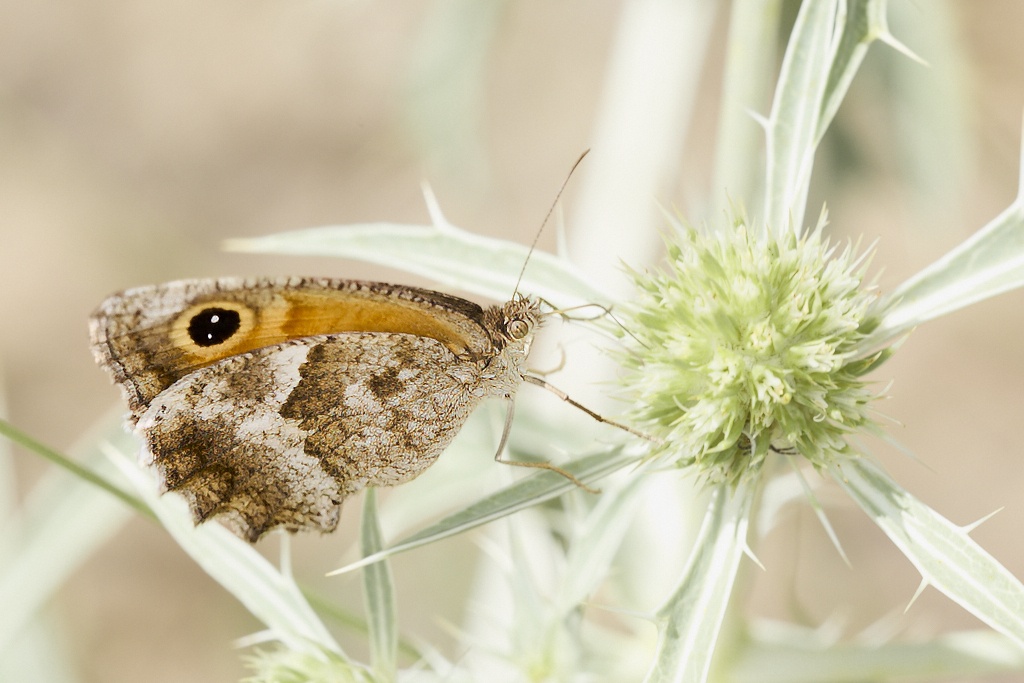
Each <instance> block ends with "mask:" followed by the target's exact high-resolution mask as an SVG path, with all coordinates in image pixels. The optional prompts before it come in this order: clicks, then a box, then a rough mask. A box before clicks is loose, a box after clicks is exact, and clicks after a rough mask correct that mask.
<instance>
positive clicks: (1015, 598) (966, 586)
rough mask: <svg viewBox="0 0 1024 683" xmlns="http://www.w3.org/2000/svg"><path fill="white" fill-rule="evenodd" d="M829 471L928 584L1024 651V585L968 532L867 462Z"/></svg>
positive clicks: (835, 467) (854, 461)
mask: <svg viewBox="0 0 1024 683" xmlns="http://www.w3.org/2000/svg"><path fill="white" fill-rule="evenodd" d="M831 472H832V475H833V477H835V479H836V481H837V482H839V485H840V486H842V487H843V488H844V489H846V491H847V492H848V493H849V494H850V495H851V496H852V497H853V499H854V500H855V501H857V504H858V505H860V507H861V508H862V509H863V510H864V511H865V512H867V513H868V516H870V517H871V519H872V520H873V521H874V522H875V524H877V525H878V526H879V527H881V529H882V531H884V532H885V533H886V535H887V536H888V537H889V539H890V540H891V541H892V542H893V543H895V544H896V546H897V547H898V548H899V549H900V550H901V551H902V552H903V554H904V555H906V556H907V559H909V560H910V561H911V562H912V563H913V564H914V566H915V567H917V570H918V571H919V572H921V576H922V577H924V579H925V581H927V582H928V583H929V584H931V585H932V586H934V587H935V588H937V589H939V590H940V591H942V592H943V593H945V594H946V595H947V596H949V598H951V599H952V600H953V601H954V602H956V603H957V604H959V605H960V606H961V607H963V608H964V609H966V610H967V611H968V612H970V613H971V614H973V615H974V616H976V617H978V618H979V619H981V620H982V621H983V622H985V623H986V624H988V625H989V626H991V627H992V628H994V629H995V630H997V631H999V632H1000V633H1002V634H1003V635H1005V636H1007V637H1009V638H1012V639H1014V640H1016V641H1017V643H1018V644H1020V645H1022V646H1024V586H1022V585H1021V583H1020V581H1018V580H1017V579H1016V578H1015V577H1014V576H1013V574H1011V573H1010V572H1009V571H1007V569H1006V568H1005V567H1003V565H1001V564H999V562H998V561H996V560H995V558H993V557H992V556H991V555H989V554H988V553H987V552H985V551H984V550H983V549H982V548H981V547H980V546H978V544H977V543H975V542H974V540H972V539H971V537H970V536H968V535H967V532H966V531H965V530H963V529H961V528H960V527H958V526H956V525H955V524H953V523H952V522H950V521H949V520H947V519H946V518H945V517H943V516H942V515H940V514H938V513H937V512H935V511H934V510H932V509H931V508H930V507H928V506H927V505H925V504H924V503H922V502H921V501H919V500H917V499H916V498H914V497H913V496H911V495H910V494H909V493H907V492H906V491H904V490H903V489H902V488H900V486H899V484H897V483H896V482H894V481H893V480H892V479H890V478H889V477H888V476H887V475H886V474H885V473H884V472H882V470H881V469H880V468H878V467H877V466H876V465H874V464H872V463H871V462H869V461H868V460H867V459H865V458H859V459H856V460H852V461H846V462H844V463H843V465H842V466H841V467H840V466H839V465H834V466H833V467H832V468H831Z"/></svg>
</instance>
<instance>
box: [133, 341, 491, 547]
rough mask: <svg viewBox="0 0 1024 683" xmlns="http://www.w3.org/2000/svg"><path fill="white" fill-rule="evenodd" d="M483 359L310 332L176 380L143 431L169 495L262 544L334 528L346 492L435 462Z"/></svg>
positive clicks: (472, 400)
mask: <svg viewBox="0 0 1024 683" xmlns="http://www.w3.org/2000/svg"><path fill="white" fill-rule="evenodd" d="M477 380H478V370H477V368H476V366H475V365H471V364H465V363H460V362H459V361H458V360H457V359H456V358H455V356H453V355H452V354H451V352H450V351H448V350H447V349H446V348H445V347H444V346H443V345H442V344H440V343H439V342H437V341H435V340H433V339H428V338H423V337H415V336H411V335H402V334H377V333H350V334H341V335H331V336H327V337H313V338H308V339H303V340H299V341H295V342H290V343H287V344H283V345H280V346H277V347H270V348H266V349H260V350H257V351H253V352H249V353H246V354H242V355H239V356H235V357H232V358H229V359H226V360H224V361H221V362H219V363H216V364H214V365H211V366H208V367H206V368H202V369H200V370H197V371H196V372H194V373H192V374H191V375H189V376H188V377H186V378H184V379H183V380H179V381H178V382H176V383H175V384H174V385H172V386H171V387H170V388H169V389H167V390H166V391H164V392H162V393H161V394H160V395H159V396H157V397H156V399H154V401H153V402H152V404H151V405H150V407H149V410H147V411H146V412H145V413H144V414H143V415H142V417H141V418H140V419H139V422H138V424H137V426H136V430H137V431H138V433H139V434H141V435H142V436H143V438H144V439H145V442H146V455H144V456H143V461H144V462H145V463H147V464H151V465H152V466H153V467H154V468H155V470H156V472H157V473H158V476H159V479H160V481H161V485H162V487H163V488H164V490H169V491H177V492H179V493H181V494H183V495H184V496H185V498H186V499H187V500H188V501H189V503H190V505H191V507H192V511H193V514H194V516H195V519H196V521H197V522H199V521H202V520H205V519H207V518H208V517H211V516H214V515H224V520H225V521H226V522H227V523H228V524H229V525H230V526H232V527H233V528H234V529H235V530H236V531H237V532H238V533H239V534H240V535H242V536H245V537H246V538H248V539H249V540H256V539H257V538H259V536H260V535H262V534H263V533H264V532H265V531H267V530H269V529H271V528H274V527H278V526H280V527H284V528H286V529H292V530H295V529H301V528H315V529H319V530H321V531H330V530H332V529H333V528H334V526H335V525H336V524H337V521H338V515H339V506H340V505H341V503H342V501H343V500H344V498H345V497H346V496H347V495H349V494H351V493H353V492H355V491H357V490H359V489H361V488H362V487H364V486H367V485H369V486H390V485H393V484H398V483H401V482H403V481H407V480H409V479H411V478H413V477H415V476H416V475H417V474H419V473H420V472H421V471H423V470H424V469H425V468H427V467H428V466H430V465H431V464H432V463H433V462H434V460H436V459H437V456H438V455H439V454H440V453H441V452H442V451H443V450H444V449H445V448H446V447H447V445H448V444H449V443H450V442H451V440H452V439H453V438H454V436H455V435H456V434H457V433H458V431H459V429H461V427H462V425H463V423H464V422H465V421H466V418H467V417H468V416H469V413H470V412H471V411H472V410H473V408H474V407H475V406H476V404H477V403H478V402H479V398H480V397H479V396H475V395H474V393H473V389H474V388H475V387H476V386H477Z"/></svg>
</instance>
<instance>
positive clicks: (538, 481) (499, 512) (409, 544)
mask: <svg viewBox="0 0 1024 683" xmlns="http://www.w3.org/2000/svg"><path fill="white" fill-rule="evenodd" d="M637 462H638V459H637V458H636V457H635V456H632V455H625V454H624V453H623V452H622V450H621V449H620V448H616V449H614V450H611V451H608V452H602V453H594V454H592V455H587V456H583V457H581V458H578V459H577V460H574V461H572V462H570V463H567V464H565V465H562V468H563V469H565V470H566V471H568V472H571V473H572V474H573V475H574V476H575V477H576V478H578V479H579V480H580V481H582V482H583V483H590V482H595V481H597V480H599V479H601V478H602V477H604V476H607V475H608V474H611V473H612V472H614V471H616V470H619V469H621V468H623V467H625V466H627V465H630V464H635V463H637ZM574 488H576V485H575V484H573V483H572V482H571V481H569V480H568V479H566V478H565V477H563V476H561V475H559V474H556V473H554V472H538V473H537V474H534V475H532V476H530V477H527V478H525V479H523V480H521V481H519V482H516V483H515V484H512V485H511V486H508V487H506V488H503V489H502V490H500V491H498V492H497V493H494V494H491V495H488V496H486V497H484V498H482V499H480V500H479V501H477V502H476V503H473V504H472V505H469V506H468V507H466V508H464V509H462V510H460V511H459V512H456V513H454V514H452V515H449V516H448V517H445V518H444V519H442V520H440V521H439V522H437V523H435V524H432V525H430V526H429V527H427V528H426V529H423V530H422V531H419V532H417V533H415V534H412V535H411V536H407V537H406V538H403V539H402V540H400V541H398V542H397V543H395V544H394V545H392V546H390V547H388V548H386V549H384V550H381V551H380V552H377V553H374V554H373V555H369V556H367V557H364V558H363V559H361V560H359V561H358V562H354V563H352V564H350V565H347V566H345V567H341V568H340V569H336V570H334V571H333V572H330V574H331V575H333V574H343V573H345V572H350V571H352V570H353V569H358V568H360V567H365V566H366V565H368V564H371V563H373V562H379V561H380V560H382V559H384V558H386V557H391V556H393V555H397V554H398V553H403V552H405V551H407V550H412V549H413V548H418V547H420V546H422V545H427V544H428V543H434V542H436V541H439V540H441V539H443V538H448V537H450V536H455V535H457V534H461V533H463V532H465V531H469V530H470V529H474V528H476V527H478V526H481V525H483V524H486V523H488V522H491V521H494V520H496V519H500V518H502V517H506V516H508V515H511V514H512V513H514V512H518V511H519V510H522V509H525V508H528V507H530V506H532V505H538V504H540V503H543V502H545V501H548V500H551V499H552V498H556V497H558V496H560V495H562V494H563V493H565V492H567V491H571V490H573V489H574Z"/></svg>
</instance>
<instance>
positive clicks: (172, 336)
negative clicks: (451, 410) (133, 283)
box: [89, 278, 495, 419]
mask: <svg viewBox="0 0 1024 683" xmlns="http://www.w3.org/2000/svg"><path fill="white" fill-rule="evenodd" d="M483 316H484V311H483V309H481V308H480V306H478V305H477V304H475V303H473V302H471V301H466V300H465V299H460V298H458V297H454V296H450V295H448V294H443V293H441V292H432V291H429V290H424V289H418V288H415V287H403V286H399V285H392V284H388V283H383V282H362V281H358V280H332V279H325V278H258V279H242V278H220V279H214V280H181V281H178V282H170V283H167V284H162V285H154V286H147V287H138V288H135V289H130V290H127V291H125V292H122V293H120V294H116V295H114V296H112V297H110V298H108V299H107V300H106V301H104V302H103V303H102V304H101V305H100V306H99V308H98V309H97V310H96V311H95V313H93V316H92V318H91V319H90V321H89V322H90V324H89V328H90V336H91V340H92V349H93V354H94V355H95V357H96V361H97V362H98V363H99V364H100V365H101V366H103V367H104V368H105V369H106V370H107V371H108V372H110V374H111V375H112V376H113V378H114V381H115V382H116V383H117V384H118V385H119V386H120V387H121V390H122V392H123V393H124V396H125V399H126V401H127V403H128V407H129V409H130V410H131V412H132V418H133V419H138V417H139V416H140V415H141V414H142V413H143V412H144V411H145V410H146V408H147V406H148V405H149V403H150V402H151V401H152V400H153V399H154V398H155V397H156V396H157V395H159V394H160V392H162V391H164V390H165V389H167V388H168V387H170V386H171V385H172V384H174V382H176V381H178V380H179V379H182V378H183V377H185V376H187V375H189V374H190V373H192V372H193V371H195V370H197V369H200V368H202V367H205V366H208V365H210V364H212V363H216V362H218V361H221V360H223V359H225V358H228V357H231V356H235V355H238V354H242V353H246V352H249V351H253V350H256V349H260V348H265V347H272V346H275V345H278V344H282V343H284V342H286V341H289V340H293V339H301V338H305V337H313V336H317V335H328V334H335V333H341V332H384V333H386V332H397V333H406V334H412V335H417V336H421V337H430V338H432V339H436V340H437V341H440V342H441V343H442V344H443V345H445V346H446V347H447V348H448V349H450V350H451V352H452V353H454V354H456V355H458V356H460V357H462V358H466V359H467V360H472V361H476V360H479V359H481V358H484V357H486V356H489V355H491V354H493V353H494V351H495V350H494V339H493V338H492V336H491V335H490V334H489V333H488V331H487V329H486V327H485V324H484V319H483Z"/></svg>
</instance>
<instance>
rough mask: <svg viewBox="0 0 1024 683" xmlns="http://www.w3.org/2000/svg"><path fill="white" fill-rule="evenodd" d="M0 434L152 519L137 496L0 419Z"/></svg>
mask: <svg viewBox="0 0 1024 683" xmlns="http://www.w3.org/2000/svg"><path fill="white" fill-rule="evenodd" d="M0 434H2V435H3V436H6V437H7V438H8V439H10V440H11V441H13V442H14V443H16V444H18V445H19V446H21V447H22V448H25V449H26V450H29V451H32V452H33V453H35V454H36V455H41V456H42V457H44V458H46V459H47V460H49V461H50V462H52V463H54V464H55V465H57V466H58V467H62V468H64V469H65V470H67V471H68V472H70V473H72V474H74V475H75V476H76V477H78V478H79V479H81V480H83V481H87V482H89V483H90V484H92V485H93V486H98V487H99V488H101V489H103V490H104V491H106V492H107V493H109V494H110V495H112V496H114V497H115V498H119V499H120V500H121V501H122V502H124V503H126V504H127V505H128V506H129V507H132V508H134V509H135V510H137V511H138V512H141V513H142V514H143V515H146V516H147V517H151V518H152V517H153V512H152V511H151V510H150V509H149V508H147V507H146V504H145V503H144V502H142V500H141V499H140V498H139V497H138V496H133V495H132V494H131V493H128V492H127V491H125V490H124V489H122V488H120V487H119V486H117V485H116V484H114V483H113V482H111V481H110V480H108V479H106V478H105V477H103V476H102V475H99V474H97V473H96V472H94V471H92V470H90V469H88V468H86V467H82V466H81V465H79V464H78V463H77V462H75V461H74V460H72V459H70V458H68V457H67V456H65V455H64V454H63V453H60V452H59V451H56V450H54V449H52V448H50V447H49V446H47V445H45V444H43V443H42V442H40V441H36V440H35V439H33V438H32V437H31V436H29V435H28V434H26V433H25V432H23V431H21V430H20V429H18V428H17V427H15V426H14V425H12V424H11V423H10V422H7V421H6V420H3V419H0Z"/></svg>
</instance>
